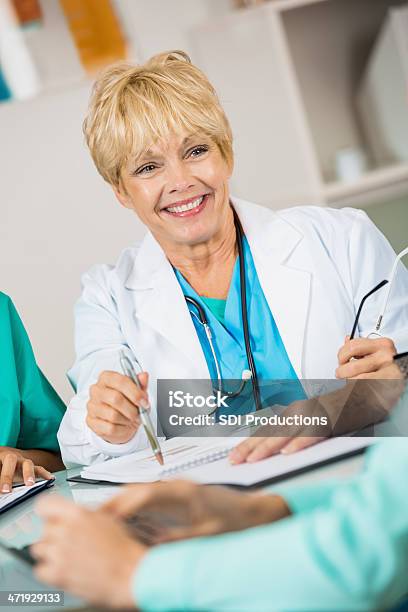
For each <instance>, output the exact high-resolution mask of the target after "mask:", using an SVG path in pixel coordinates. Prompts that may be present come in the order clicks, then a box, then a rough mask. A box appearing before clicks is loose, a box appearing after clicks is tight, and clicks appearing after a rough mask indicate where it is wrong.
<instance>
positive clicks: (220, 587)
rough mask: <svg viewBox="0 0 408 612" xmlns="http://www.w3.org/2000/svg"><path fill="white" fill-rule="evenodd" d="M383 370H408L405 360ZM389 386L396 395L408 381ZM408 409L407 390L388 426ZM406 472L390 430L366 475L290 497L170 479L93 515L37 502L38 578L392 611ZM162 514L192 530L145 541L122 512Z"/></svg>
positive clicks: (397, 593) (400, 442) (161, 597)
mask: <svg viewBox="0 0 408 612" xmlns="http://www.w3.org/2000/svg"><path fill="white" fill-rule="evenodd" d="M407 365H408V364H405V366H404V368H403V369H402V370H401V372H403V373H405V375H406V374H407V372H408V367H407ZM379 376H380V377H384V378H388V377H390V378H397V377H399V376H401V377H402V375H400V373H399V370H398V368H397V366H396V365H392V366H387V367H386V368H383V369H382V371H380V372H379ZM389 382H390V388H391V389H393V388H396V387H399V388H398V393H396V395H395V398H394V401H395V399H396V398H397V397H398V396H399V395H401V392H402V390H403V388H404V384H403V383H402V380H401V384H400V383H399V382H398V380H392V381H389ZM407 410H408V391H406V392H405V394H404V396H403V398H402V399H401V400H400V402H399V404H398V406H397V407H396V408H395V409H394V410H393V412H392V415H391V426H393V425H395V424H398V425H400V423H401V422H404V419H405V420H406V414H407ZM407 474H408V444H407V440H406V438H404V437H399V438H383V439H382V440H381V441H379V442H378V443H377V444H375V445H374V447H372V448H371V449H370V451H369V452H368V454H367V461H366V466H365V470H364V471H362V472H361V473H360V474H358V475H356V476H354V477H352V478H350V479H348V480H342V481H338V482H333V481H330V482H324V481H323V482H319V483H316V484H311V485H308V486H303V487H299V486H292V487H289V488H286V489H285V490H283V491H282V492H281V495H279V494H276V491H274V492H273V493H272V492H271V493H270V494H268V492H266V493H257V494H251V495H248V494H245V493H242V492H238V491H236V490H231V489H228V488H223V487H211V486H202V485H196V484H194V483H189V482H186V481H173V482H164V483H155V484H151V485H133V486H130V487H126V488H124V489H123V491H122V493H121V494H119V496H117V497H116V498H113V499H112V500H110V501H108V502H107V503H106V504H105V505H104V506H103V507H102V508H101V509H99V510H96V511H91V510H89V509H85V508H80V507H78V506H75V504H73V503H72V502H70V501H68V500H66V499H62V498H60V499H58V498H57V497H53V498H52V499H47V500H43V501H40V502H39V504H38V511H39V513H40V515H41V516H42V517H43V518H44V519H45V520H46V525H45V530H44V533H43V537H42V540H41V541H40V542H38V543H37V544H35V545H34V546H33V547H32V553H33V554H34V556H35V557H36V558H37V562H38V563H37V566H36V575H37V577H38V578H40V579H41V580H43V581H44V582H46V583H48V584H52V585H56V586H58V587H59V588H63V589H65V590H68V591H71V592H73V593H75V594H76V595H79V596H81V597H84V598H86V599H87V600H90V601H92V602H93V603H95V604H103V605H104V606H107V605H109V606H112V607H124V608H127V607H131V606H137V607H138V608H140V609H142V610H157V611H158V610H217V612H219V611H222V610H229V611H231V610H234V611H239V610H242V611H247V610H256V611H258V612H259V611H261V610H262V611H269V610H325V611H326V610H342V611H345V610H353V611H354V610H374V609H381V610H382V609H386V608H391V607H393V606H395V605H397V604H398V603H399V602H400V601H401V600H403V599H404V597H406V596H407V594H408V582H407V575H408V495H407V490H408V489H407ZM45 502H46V503H45ZM157 510H158V511H159V512H162V513H163V512H167V513H168V514H169V515H170V516H171V517H172V518H173V519H176V520H177V517H179V518H180V517H181V519H180V521H181V522H180V523H179V525H180V524H181V525H184V526H182V527H179V528H177V526H173V527H172V529H171V530H169V531H168V532H167V533H166V532H165V531H162V533H161V534H160V532H159V535H158V537H157V538H156V544H157V543H158V542H159V544H158V545H155V546H153V547H148V546H146V545H144V544H141V543H140V542H138V541H137V540H135V539H134V538H132V537H131V536H130V534H129V532H128V531H127V527H126V526H125V525H124V524H123V523H122V522H121V520H123V518H125V517H127V516H133V515H135V514H137V513H138V512H143V514H144V515H145V516H146V514H148V513H149V511H150V512H151V511H157ZM118 518H119V519H121V520H118ZM173 524H174V525H177V523H176V522H175V521H174V523H173ZM185 525H188V526H187V527H185ZM226 531H235V533H223V532H226ZM214 534H219V535H214ZM200 535H201V536H206V537H197V536H200ZM166 539H167V542H166ZM172 539H173V540H174V539H177V540H181V541H168V540H172ZM160 542H162V543H160ZM90 568H92V571H89V569H90Z"/></svg>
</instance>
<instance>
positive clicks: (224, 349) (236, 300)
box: [175, 237, 305, 414]
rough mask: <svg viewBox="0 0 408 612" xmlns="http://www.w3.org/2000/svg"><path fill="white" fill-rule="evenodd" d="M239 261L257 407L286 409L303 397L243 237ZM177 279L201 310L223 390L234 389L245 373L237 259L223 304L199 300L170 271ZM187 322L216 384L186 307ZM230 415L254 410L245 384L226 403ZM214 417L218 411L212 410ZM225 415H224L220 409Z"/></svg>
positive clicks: (199, 328) (206, 351)
mask: <svg viewBox="0 0 408 612" xmlns="http://www.w3.org/2000/svg"><path fill="white" fill-rule="evenodd" d="M243 247H244V258H245V273H246V284H247V312H248V321H249V332H250V338H251V348H252V353H253V357H254V361H255V366H256V370H257V374H258V380H259V382H260V393H261V401H262V406H263V407H266V406H270V405H274V404H279V405H284V406H286V405H288V404H290V403H292V402H293V401H295V400H299V399H305V393H304V390H303V387H302V385H301V384H300V382H299V380H298V378H297V375H296V372H295V370H294V368H293V366H292V364H291V362H290V359H289V357H288V354H287V352H286V349H285V345H284V343H283V341H282V338H281V335H280V333H279V330H278V327H277V325H276V323H275V319H274V318H273V314H272V312H271V310H270V308H269V305H268V302H267V301H266V298H265V295H264V292H263V290H262V287H261V284H260V282H259V278H258V274H257V271H256V268H255V263H254V260H253V258H252V253H251V249H250V247H249V244H248V241H247V239H246V238H245V237H244V240H243ZM175 274H176V277H177V280H178V282H179V284H180V286H181V288H182V291H183V293H184V295H187V296H189V297H192V298H194V299H195V300H196V301H197V302H198V303H199V304H200V305H201V306H202V308H203V309H204V312H205V314H206V316H207V320H208V323H209V325H210V328H211V333H212V337H213V343H214V348H215V352H216V354H217V357H218V361H219V364H220V370H221V376H222V379H223V385H224V388H226V389H228V390H234V388H235V389H236V388H237V386H238V382H239V381H240V380H241V377H242V372H243V370H245V369H248V361H247V356H246V351H245V341H244V332H243V324H242V315H241V294H240V274H239V258H237V261H236V262H235V266H234V270H233V274H232V279H231V284H230V288H229V292H228V296H227V300H226V301H224V300H217V299H214V298H208V297H202V296H199V295H198V294H197V292H196V291H195V290H194V289H193V288H192V287H191V285H190V284H189V283H188V281H187V280H186V279H185V278H184V277H183V275H182V274H181V273H180V272H179V271H178V270H176V269H175ZM189 309H190V312H191V313H192V320H193V323H194V326H195V329H196V332H197V335H198V337H199V339H200V343H201V348H202V350H203V353H204V355H205V358H206V362H207V366H208V369H209V371H210V375H211V378H212V380H213V382H214V384H215V385H216V380H217V375H216V369H215V365H214V359H213V356H212V353H211V349H210V346H209V343H208V340H207V337H206V335H205V332H204V330H203V327H202V325H201V323H200V322H199V321H198V320H197V317H196V316H194V314H197V312H196V309H194V307H193V306H191V305H189ZM229 405H230V408H231V410H230V411H229V412H233V413H235V414H243V413H247V412H251V411H253V410H254V409H255V406H254V402H253V395H252V384H251V382H247V383H246V388H245V390H244V392H243V393H241V394H240V396H239V397H238V398H235V399H234V400H233V401H230V402H229ZM218 412H219V413H220V412H221V411H218ZM224 412H228V411H227V410H223V413H224Z"/></svg>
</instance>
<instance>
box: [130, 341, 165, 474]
mask: <svg viewBox="0 0 408 612" xmlns="http://www.w3.org/2000/svg"><path fill="white" fill-rule="evenodd" d="M120 365H121V368H122V371H123V374H124V375H125V376H128V377H129V378H130V379H131V380H133V382H134V383H135V385H137V387H138V388H139V389H141V388H142V387H141V385H140V382H139V379H138V377H137V374H136V372H135V369H134V367H133V365H132V362H131V361H130V359H129V358H128V357H127V356H126V355H125V353H124V351H120ZM138 410H139V415H140V420H141V421H142V425H143V427H144V430H145V432H146V436H147V439H148V440H149V443H150V446H151V447H152V451H153V453H154V456H155V457H156V459H157V461H158V462H159V463H160V465H164V459H163V454H162V451H161V448H160V444H159V441H158V439H157V436H156V434H155V433H154V428H153V424H152V421H151V419H150V415H149V412H148V410H146V408H143V407H142V406H138Z"/></svg>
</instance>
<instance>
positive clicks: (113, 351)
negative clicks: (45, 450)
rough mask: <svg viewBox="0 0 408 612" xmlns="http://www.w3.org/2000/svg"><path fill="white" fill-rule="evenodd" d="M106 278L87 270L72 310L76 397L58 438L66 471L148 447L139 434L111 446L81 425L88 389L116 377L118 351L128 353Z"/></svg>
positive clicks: (102, 271)
mask: <svg viewBox="0 0 408 612" xmlns="http://www.w3.org/2000/svg"><path fill="white" fill-rule="evenodd" d="M110 278H111V268H110V267H109V266H95V267H94V268H92V269H91V270H90V271H89V272H87V273H86V274H85V275H84V276H83V277H82V295H81V297H80V299H79V301H78V302H77V304H76V306H75V350H76V361H75V363H74V365H73V367H72V368H71V370H70V371H69V372H68V378H69V380H70V382H71V384H72V386H73V388H74V390H75V391H76V395H75V396H74V397H73V398H72V400H71V401H70V403H69V404H68V408H67V411H66V413H65V416H64V418H63V420H62V422H61V426H60V429H59V432H58V441H59V444H60V447H61V454H62V459H63V461H64V463H65V465H66V466H67V467H72V466H73V465H78V464H79V465H90V464H92V463H95V462H98V461H104V460H106V459H109V458H111V457H118V456H120V455H124V454H127V453H130V452H134V451H136V450H140V449H142V448H146V446H147V444H148V442H147V439H146V435H145V433H144V430H143V428H139V430H138V431H137V433H136V434H135V436H134V437H133V438H132V439H131V440H129V442H126V443H125V444H111V443H109V442H106V441H105V440H103V439H102V438H101V437H99V436H98V435H96V434H95V433H94V432H93V431H91V429H90V428H89V427H88V425H87V424H86V420H85V419H86V414H87V408H86V405H87V402H88V399H89V388H90V386H91V385H93V384H94V383H95V382H96V381H97V379H98V377H99V374H100V373H101V372H103V371H104V370H111V371H117V372H120V371H121V369H120V362H119V351H120V349H124V350H125V352H128V351H129V348H128V346H127V344H126V339H125V337H124V336H123V333H122V330H121V326H120V321H119V319H118V315H117V309H116V304H115V300H114V297H113V295H112V291H111V288H110ZM130 356H131V355H130ZM152 416H154V415H152ZM153 420H155V419H153Z"/></svg>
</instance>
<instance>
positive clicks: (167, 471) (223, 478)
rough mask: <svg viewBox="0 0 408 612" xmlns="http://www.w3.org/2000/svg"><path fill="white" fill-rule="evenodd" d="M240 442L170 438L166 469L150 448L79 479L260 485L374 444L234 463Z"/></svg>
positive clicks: (323, 446) (336, 445) (339, 444)
mask: <svg viewBox="0 0 408 612" xmlns="http://www.w3.org/2000/svg"><path fill="white" fill-rule="evenodd" d="M242 440H243V438H212V439H208V438H206V439H202V438H172V439H170V440H166V442H164V443H163V444H162V451H163V457H164V461H165V464H164V467H161V466H160V465H159V464H158V463H157V461H156V459H155V458H154V456H153V455H152V452H151V451H147V450H146V451H142V452H139V453H133V454H131V455H127V456H124V457H118V458H115V459H110V460H108V461H106V462H103V463H99V464H96V465H93V466H91V467H88V468H86V469H84V470H83V471H82V472H81V477H82V478H85V479H87V480H95V481H99V482H100V481H104V482H111V483H112V482H113V483H132V482H155V481H157V480H171V479H173V478H187V479H189V480H193V481H195V482H199V483H202V484H231V485H238V486H245V487H250V486H255V485H258V486H259V485H260V483H262V484H266V483H269V482H275V481H278V480H281V479H282V478H284V477H288V476H289V475H291V476H293V475H295V474H299V473H301V472H303V471H306V470H308V469H311V468H313V467H317V466H319V465H325V464H328V463H331V462H333V461H337V460H338V459H340V458H345V457H350V456H353V455H355V454H358V453H361V452H363V451H364V450H365V448H367V446H370V445H371V444H372V443H373V442H375V441H376V439H375V438H369V437H365V436H364V437H339V438H330V439H328V440H325V441H324V442H321V443H319V444H316V445H315V446H312V447H310V448H307V449H304V450H302V451H299V452H297V453H294V454H292V455H281V454H278V455H274V456H273V457H270V458H268V459H264V460H263V461H259V462H257V463H252V464H251V463H244V464H241V465H231V464H230V462H229V459H228V457H227V455H228V453H229V451H230V450H231V449H232V448H233V447H234V446H236V444H238V443H239V442H241V441H242Z"/></svg>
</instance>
